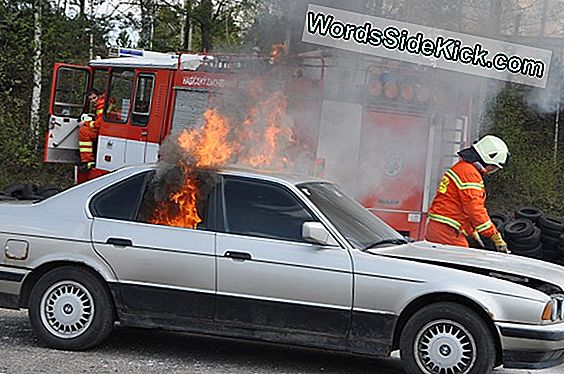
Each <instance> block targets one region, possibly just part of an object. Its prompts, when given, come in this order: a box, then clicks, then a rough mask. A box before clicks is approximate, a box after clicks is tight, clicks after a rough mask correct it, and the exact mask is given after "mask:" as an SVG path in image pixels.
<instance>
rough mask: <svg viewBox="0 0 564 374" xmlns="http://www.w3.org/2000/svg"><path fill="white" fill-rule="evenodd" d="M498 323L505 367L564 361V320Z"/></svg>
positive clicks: (546, 365) (537, 366)
mask: <svg viewBox="0 0 564 374" xmlns="http://www.w3.org/2000/svg"><path fill="white" fill-rule="evenodd" d="M496 325H497V327H498V329H499V332H500V336H501V345H502V347H503V366H504V367H506V368H515V369H544V368H549V367H553V366H558V365H560V364H562V363H564V323H557V324H554V325H542V326H541V325H522V324H514V323H496Z"/></svg>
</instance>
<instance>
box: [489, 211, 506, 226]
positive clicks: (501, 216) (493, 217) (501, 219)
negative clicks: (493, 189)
mask: <svg viewBox="0 0 564 374" xmlns="http://www.w3.org/2000/svg"><path fill="white" fill-rule="evenodd" d="M490 219H491V220H492V221H493V220H496V221H499V222H501V224H502V225H505V224H507V223H509V221H511V218H509V216H508V215H507V214H505V213H492V214H490Z"/></svg>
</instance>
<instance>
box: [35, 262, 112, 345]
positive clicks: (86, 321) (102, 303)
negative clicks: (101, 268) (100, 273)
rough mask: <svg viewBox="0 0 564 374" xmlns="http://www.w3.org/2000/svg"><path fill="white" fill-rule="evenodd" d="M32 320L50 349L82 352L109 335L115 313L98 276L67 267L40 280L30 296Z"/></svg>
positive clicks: (48, 273) (54, 270) (52, 271)
mask: <svg viewBox="0 0 564 374" xmlns="http://www.w3.org/2000/svg"><path fill="white" fill-rule="evenodd" d="M29 319H30V321H31V325H32V327H33V329H34V331H35V333H36V334H37V335H38V337H39V338H40V339H41V340H43V341H44V342H45V344H46V345H47V346H49V347H52V348H58V349H65V350H82V349H87V348H90V347H93V346H95V345H97V344H99V343H100V342H102V341H103V340H104V339H105V338H106V337H107V336H108V335H109V333H110V331H111V329H112V326H113V323H114V310H113V304H112V300H111V297H110V294H109V291H108V290H107V288H106V287H105V285H104V284H102V282H100V281H99V280H98V278H97V277H96V276H94V275H93V274H91V273H90V272H89V271H88V270H83V269H80V268H78V267H72V266H65V267H60V268H56V269H53V270H51V271H49V272H47V273H46V274H44V275H43V276H42V277H41V278H39V280H38V281H37V283H36V284H35V286H34V287H33V290H32V291H31V295H30V303H29Z"/></svg>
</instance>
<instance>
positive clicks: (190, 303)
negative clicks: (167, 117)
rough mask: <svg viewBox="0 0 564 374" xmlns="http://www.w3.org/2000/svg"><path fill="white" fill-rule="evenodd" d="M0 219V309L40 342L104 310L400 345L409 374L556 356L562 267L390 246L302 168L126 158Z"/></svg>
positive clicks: (79, 340) (311, 340)
mask: <svg viewBox="0 0 564 374" xmlns="http://www.w3.org/2000/svg"><path fill="white" fill-rule="evenodd" d="M172 181H176V182H177V183H172ZM187 182H190V183H188V184H189V185H191V186H193V187H195V189H188V190H187V189H186V188H185V187H186V185H187ZM171 186H180V188H178V187H174V188H173V187H171ZM0 226H1V227H2V230H1V232H0V242H1V243H2V245H3V247H4V251H3V255H2V262H1V263H0V306H2V307H6V308H15V309H18V308H27V309H28V310H29V317H30V319H31V323H32V326H33V328H34V330H35V332H36V334H37V335H38V336H39V337H40V338H41V339H42V340H43V341H44V342H45V344H46V345H48V346H49V347H54V348H59V349H69V350H80V349H86V348H89V347H92V346H95V345H96V344H99V343H100V342H101V341H103V340H104V339H105V338H106V337H107V336H108V334H109V332H110V331H111V329H112V326H113V324H114V321H116V320H119V322H120V323H121V324H122V325H128V326H139V327H148V328H164V329H170V330H179V331H190V332H196V333H204V334H213V335H221V336H228V337H235V338H245V339H256V340H263V341H273V342H277V343H285V344H291V345H299V346H308V347H318V348H324V349H330V350H336V351H347V352H352V353H361V354H369V355H378V356H386V355H389V354H390V353H391V352H392V351H393V350H396V349H400V351H401V357H402V360H403V362H404V364H405V367H406V370H407V371H408V372H409V373H427V374H430V373H486V372H489V371H491V370H492V368H493V367H494V366H498V365H504V366H505V367H513V368H544V367H550V366H556V365H559V364H561V363H563V362H564V296H563V294H564V291H563V289H564V270H563V268H561V267H559V266H556V265H551V264H548V263H544V262H541V261H536V260H531V259H527V258H520V257H517V256H513V255H507V254H498V253H494V252H486V251H478V250H472V249H464V248H457V247H448V246H442V245H433V244H430V243H425V242H418V243H408V241H407V240H406V239H404V238H403V237H402V236H401V235H399V234H398V233H397V232H395V231H394V230H393V229H391V228H390V227H389V226H387V225H386V224H384V223H383V222H382V221H381V220H379V219H378V218H377V217H375V216H374V215H372V214H370V213H369V212H368V211H366V210H365V209H363V208H362V207H361V206H360V205H359V204H357V203H356V202H354V201H353V200H352V199H351V198H349V197H347V196H346V195H344V194H343V193H342V192H340V191H339V189H338V188H337V187H336V186H335V185H333V184H331V183H328V182H325V181H321V180H318V179H315V178H309V177H298V176H288V175H285V176H284V175H276V174H266V173H259V172H253V171H245V170H239V169H234V168H226V169H223V170H220V171H217V172H215V171H214V172H212V171H206V170H202V171H198V172H193V173H191V174H190V177H187V176H186V173H182V171H181V170H180V171H178V169H177V168H173V169H170V170H163V169H160V168H157V167H156V166H155V165H148V166H147V165H145V166H136V167H128V168H124V169H120V170H118V171H116V172H113V173H111V174H109V175H107V176H104V177H101V178H98V179H95V180H92V181H90V182H88V183H85V184H82V185H79V186H76V187H74V188H71V189H69V190H67V191H65V192H63V193H60V194H58V195H56V196H54V197H51V198H49V199H46V200H44V201H40V202H35V203H27V204H22V203H4V204H1V205H0Z"/></svg>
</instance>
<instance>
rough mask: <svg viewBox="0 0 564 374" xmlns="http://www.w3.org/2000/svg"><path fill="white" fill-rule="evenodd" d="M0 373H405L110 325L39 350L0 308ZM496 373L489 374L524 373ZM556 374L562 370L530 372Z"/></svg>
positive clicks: (361, 361) (20, 323)
mask: <svg viewBox="0 0 564 374" xmlns="http://www.w3.org/2000/svg"><path fill="white" fill-rule="evenodd" d="M0 336H1V338H0V374H12V373H18V374H19V373H26V374H27V373H68V374H78V373H96V374H98V373H167V374H173V373H230V374H239V373H240V374H243V373H244V374H247V373H288V374H289V373H335V374H337V373H342V374H345V373H347V374H361V373H362V374H368V373H370V374H405V373H404V371H403V370H402V369H401V365H400V362H399V360H398V359H394V358H391V359H370V358H365V357H357V356H352V355H342V354H329V353H325V352H320V351H315V350H305V349H298V348H286V347H281V346H278V345H273V344H264V343H251V342H242V341H237V340H232V339H219V338H210V337H203V336H197V335H191V334H180V333H170V332H164V331H159V330H143V329H131V328H125V327H119V326H116V328H114V331H113V332H112V334H111V335H110V337H109V338H108V340H106V341H105V342H104V343H103V344H102V345H101V346H99V347H97V348H95V349H92V350H89V351H86V352H68V351H57V350H52V349H48V348H45V347H44V346H43V344H42V343H41V342H40V341H39V340H38V339H37V338H36V337H35V335H34V334H33V331H32V330H31V326H30V324H29V321H28V318H27V313H26V312H25V311H11V310H1V309H0ZM527 373H533V372H532V371H528V370H496V372H495V374H527ZM534 373H538V374H557V373H558V374H562V373H564V365H563V366H559V367H557V368H553V369H547V370H539V371H534Z"/></svg>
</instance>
